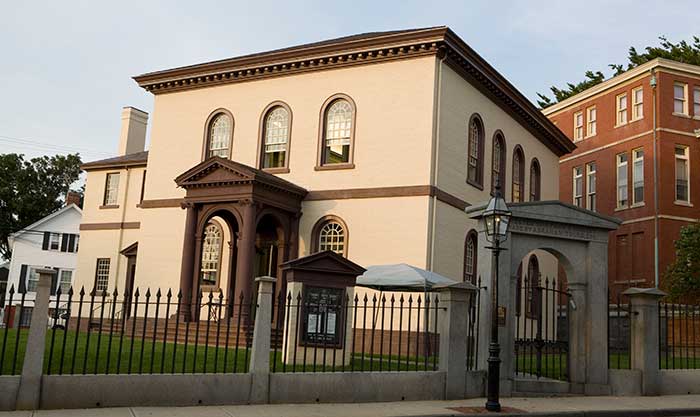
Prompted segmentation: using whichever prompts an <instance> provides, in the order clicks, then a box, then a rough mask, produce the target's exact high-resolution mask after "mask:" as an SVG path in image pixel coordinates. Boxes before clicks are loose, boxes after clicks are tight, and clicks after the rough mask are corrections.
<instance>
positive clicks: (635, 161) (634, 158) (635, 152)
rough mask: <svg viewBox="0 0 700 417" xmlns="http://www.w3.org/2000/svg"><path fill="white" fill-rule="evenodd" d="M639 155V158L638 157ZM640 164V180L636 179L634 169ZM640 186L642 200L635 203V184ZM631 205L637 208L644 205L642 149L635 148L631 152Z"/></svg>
mask: <svg viewBox="0 0 700 417" xmlns="http://www.w3.org/2000/svg"><path fill="white" fill-rule="evenodd" d="M640 153H641V156H640V155H639V154H640ZM637 164H640V165H641V167H642V174H641V176H642V177H641V178H637V175H636V171H637V170H636V167H637ZM638 183H639V184H641V187H642V199H641V200H639V201H637V193H636V189H637V184H638ZM632 205H633V206H639V205H644V149H642V148H637V149H633V150H632Z"/></svg>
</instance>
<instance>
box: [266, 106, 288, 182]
mask: <svg viewBox="0 0 700 417" xmlns="http://www.w3.org/2000/svg"><path fill="white" fill-rule="evenodd" d="M290 119H291V115H290V112H289V110H288V109H287V108H286V106H282V105H273V106H272V107H271V108H270V109H269V110H268V111H267V112H266V113H265V117H264V119H263V126H262V129H263V133H262V135H263V141H262V150H261V164H260V167H261V168H263V169H268V168H285V167H287V161H288V157H287V151H288V148H289V131H290Z"/></svg>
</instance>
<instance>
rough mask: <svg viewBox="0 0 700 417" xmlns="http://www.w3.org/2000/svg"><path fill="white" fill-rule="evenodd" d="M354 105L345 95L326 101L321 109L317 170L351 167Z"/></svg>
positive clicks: (353, 137) (353, 139)
mask: <svg viewBox="0 0 700 417" xmlns="http://www.w3.org/2000/svg"><path fill="white" fill-rule="evenodd" d="M355 111H356V110H355V104H354V103H353V101H352V99H350V97H348V96H346V95H342V94H339V95H336V96H333V97H331V98H330V99H328V100H326V103H325V104H324V106H323V109H322V112H321V114H322V126H323V129H322V135H321V136H322V137H321V144H320V151H319V161H318V162H319V163H318V167H319V168H323V167H326V168H347V167H352V162H353V161H352V159H353V147H354V141H355Z"/></svg>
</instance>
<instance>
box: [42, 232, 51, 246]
mask: <svg viewBox="0 0 700 417" xmlns="http://www.w3.org/2000/svg"><path fill="white" fill-rule="evenodd" d="M50 236H51V233H49V232H44V242H43V243H42V244H41V249H43V250H48V249H49V237H50Z"/></svg>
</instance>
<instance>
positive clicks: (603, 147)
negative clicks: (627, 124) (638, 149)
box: [559, 130, 694, 164]
mask: <svg viewBox="0 0 700 417" xmlns="http://www.w3.org/2000/svg"><path fill="white" fill-rule="evenodd" d="M652 133H654V131H653V130H647V131H646V132H642V133H639V134H636V135H634V136H630V137H628V138H624V139H620V140H618V141H615V142H610V143H608V144H606V145H603V146H599V147H597V148H593V149H589V150H587V151H585V152H581V153H580V154H577V155H572V156H569V157H566V158H562V159H560V160H559V163H560V164H561V163H564V162H568V161H571V160H572V159H576V158H580V157H582V156H586V155H590V154H592V153H594V152H598V151H602V150H604V149H607V148H610V147H613V146H616V145H619V144H621V143H625V142H629V141H631V140H635V139H639V138H641V137H643V136H645V135H651V134H652ZM693 137H694V135H693Z"/></svg>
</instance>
